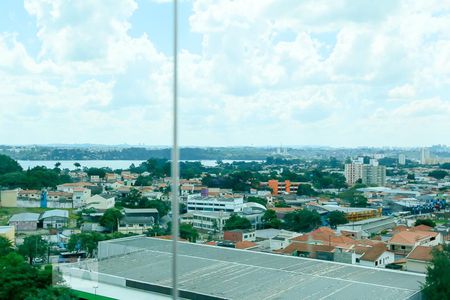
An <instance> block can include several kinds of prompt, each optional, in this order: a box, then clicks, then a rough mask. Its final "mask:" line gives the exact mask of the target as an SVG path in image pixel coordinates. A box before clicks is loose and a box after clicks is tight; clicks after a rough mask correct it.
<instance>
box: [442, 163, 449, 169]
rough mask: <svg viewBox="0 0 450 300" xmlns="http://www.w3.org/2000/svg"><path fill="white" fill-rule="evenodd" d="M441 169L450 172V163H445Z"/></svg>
mask: <svg viewBox="0 0 450 300" xmlns="http://www.w3.org/2000/svg"><path fill="white" fill-rule="evenodd" d="M440 168H441V169H445V170H450V163H443V164H442V165H440Z"/></svg>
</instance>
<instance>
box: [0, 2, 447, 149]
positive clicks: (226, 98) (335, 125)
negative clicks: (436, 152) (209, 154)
mask: <svg viewBox="0 0 450 300" xmlns="http://www.w3.org/2000/svg"><path fill="white" fill-rule="evenodd" d="M179 2H180V5H179V9H180V14H179V34H180V37H179V41H180V47H179V48H180V49H179V55H178V57H179V74H180V75H179V95H180V98H179V102H180V137H179V138H180V143H181V145H184V146H238V145H247V146H263V145H280V144H283V145H300V146H301V145H323V146H337V147H341V146H344V147H355V146H406V147H408V146H427V145H432V144H446V143H447V144H448V142H449V138H450V88H449V87H450V1H448V0H444V1H443V0H427V1H423V0H405V1H397V0H379V1H373V0H358V1H352V0H334V1H328V0H214V1H209V0H180V1H179ZM172 58H173V56H172V4H171V2H170V1H168V0H110V1H104V0H89V1H87V0H81V1H70V0H25V1H23V2H22V1H17V0H2V1H1V2H0V144H50V143H51V144H53V143H94V144H123V143H127V144H130V145H138V144H145V145H170V144H171V124H172V123H171V109H172V106H171V103H172V90H171V86H172V61H173V60H172Z"/></svg>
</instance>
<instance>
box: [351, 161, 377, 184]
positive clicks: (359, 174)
mask: <svg viewBox="0 0 450 300" xmlns="http://www.w3.org/2000/svg"><path fill="white" fill-rule="evenodd" d="M345 179H346V182H347V184H348V185H354V184H355V183H356V182H357V181H358V180H360V179H361V181H362V183H364V184H366V185H376V186H384V185H385V184H386V167H385V166H380V165H378V162H377V161H375V160H374V161H371V163H370V164H362V163H360V162H356V163H351V164H345Z"/></svg>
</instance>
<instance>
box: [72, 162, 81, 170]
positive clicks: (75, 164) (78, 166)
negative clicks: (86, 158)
mask: <svg viewBox="0 0 450 300" xmlns="http://www.w3.org/2000/svg"><path fill="white" fill-rule="evenodd" d="M73 165H74V167H75V168H77V169H79V168H81V164H80V163H79V162H76V163H74V164H73Z"/></svg>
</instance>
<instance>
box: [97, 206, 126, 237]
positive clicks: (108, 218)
mask: <svg viewBox="0 0 450 300" xmlns="http://www.w3.org/2000/svg"><path fill="white" fill-rule="evenodd" d="M122 217H123V216H122V213H121V212H120V210H118V209H117V208H109V209H107V210H106V211H105V212H104V213H103V216H102V217H101V218H100V225H102V226H104V227H106V228H108V230H109V231H110V232H113V231H117V230H118V227H119V220H120V219H122Z"/></svg>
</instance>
